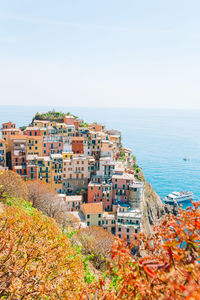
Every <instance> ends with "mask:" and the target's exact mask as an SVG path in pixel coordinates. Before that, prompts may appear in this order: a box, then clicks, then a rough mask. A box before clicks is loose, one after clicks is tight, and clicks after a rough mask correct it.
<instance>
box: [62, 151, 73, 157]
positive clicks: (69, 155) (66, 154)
mask: <svg viewBox="0 0 200 300" xmlns="http://www.w3.org/2000/svg"><path fill="white" fill-rule="evenodd" d="M62 155H63V159H67V158H68V159H72V158H73V152H63V153H62Z"/></svg>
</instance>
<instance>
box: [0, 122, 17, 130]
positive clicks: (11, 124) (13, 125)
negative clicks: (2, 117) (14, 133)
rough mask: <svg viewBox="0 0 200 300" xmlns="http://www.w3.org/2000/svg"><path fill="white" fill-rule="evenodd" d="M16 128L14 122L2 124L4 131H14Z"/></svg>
mask: <svg viewBox="0 0 200 300" xmlns="http://www.w3.org/2000/svg"><path fill="white" fill-rule="evenodd" d="M12 128H16V125H15V124H14V123H13V122H7V123H3V124H2V129H12Z"/></svg>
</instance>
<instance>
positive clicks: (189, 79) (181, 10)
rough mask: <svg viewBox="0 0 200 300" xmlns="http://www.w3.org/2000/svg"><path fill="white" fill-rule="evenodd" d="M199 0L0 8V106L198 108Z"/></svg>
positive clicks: (91, 0) (49, 1) (0, 0)
mask: <svg viewBox="0 0 200 300" xmlns="http://www.w3.org/2000/svg"><path fill="white" fill-rule="evenodd" d="M199 16H200V1H199V0H187V1H186V0H180V1H179V0H137V1H136V0H57V1H55V0H15V1H14V0H12V1H11V0H0V104H19V105H33V104H36V105H40V104H41V105H51V106H52V105H54V104H56V105H62V106H70V105H71V106H75V105H77V106H90V105H92V106H113V105H116V106H128V107H169V108H171V107H172V108H200V17H199Z"/></svg>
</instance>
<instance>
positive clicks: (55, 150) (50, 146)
mask: <svg viewBox="0 0 200 300" xmlns="http://www.w3.org/2000/svg"><path fill="white" fill-rule="evenodd" d="M62 151H63V142H62V141H45V140H44V141H43V155H44V156H49V155H50V154H59V153H60V154H61V153H62Z"/></svg>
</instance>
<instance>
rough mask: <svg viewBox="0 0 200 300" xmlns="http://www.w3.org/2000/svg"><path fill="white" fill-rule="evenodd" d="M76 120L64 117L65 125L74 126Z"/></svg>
mask: <svg viewBox="0 0 200 300" xmlns="http://www.w3.org/2000/svg"><path fill="white" fill-rule="evenodd" d="M74 122H75V118H74V117H73V116H64V123H65V124H66V125H74Z"/></svg>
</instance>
